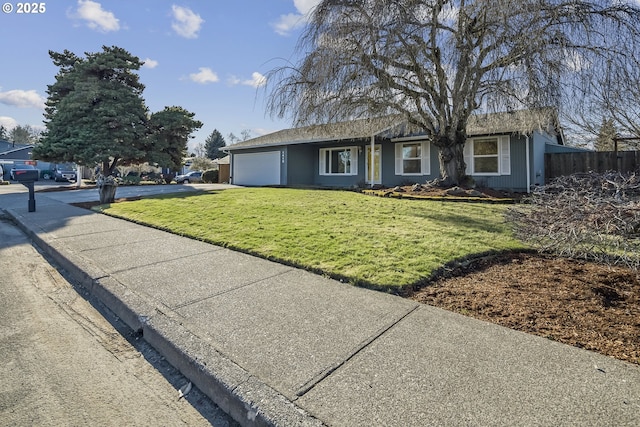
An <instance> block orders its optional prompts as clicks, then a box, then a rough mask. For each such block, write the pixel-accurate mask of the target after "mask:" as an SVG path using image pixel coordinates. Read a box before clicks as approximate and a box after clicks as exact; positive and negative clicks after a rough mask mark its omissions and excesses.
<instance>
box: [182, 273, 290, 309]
mask: <svg viewBox="0 0 640 427" xmlns="http://www.w3.org/2000/svg"><path fill="white" fill-rule="evenodd" d="M293 270H294V269H293V268H291V269H288V270H285V271H281V272H279V273H276V274H273V275H271V276H268V277H263V278H261V279H258V280H254V281H253V282H249V283H244V284H242V285H238V286H236V287H233V288H229V289H225V290H222V291H219V292H216V293H214V294H211V295H207V296H206V297H202V298H197V299H194V300H191V301H186V302H183V303H182V304H177V305H175V306H174V307H173V310H178V309H180V308H184V307H186V306H189V305H191V304H197V303H199V302H203V301H207V300H209V299H212V298H216V297H219V296H220V295H224V294H228V293H229V292H235V291H237V290H238V289H243V288H246V287H248V286H253V285H255V284H257V283H260V282H264V281H265V280H269V279H273V278H274V277H278V276H282V275H284V274H286V273H290V272H291V271H293Z"/></svg>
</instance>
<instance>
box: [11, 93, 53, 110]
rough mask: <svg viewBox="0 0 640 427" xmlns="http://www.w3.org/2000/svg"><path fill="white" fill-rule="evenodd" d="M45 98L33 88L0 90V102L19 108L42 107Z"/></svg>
mask: <svg viewBox="0 0 640 427" xmlns="http://www.w3.org/2000/svg"><path fill="white" fill-rule="evenodd" d="M44 102H45V99H44V98H43V97H42V96H40V95H38V92H36V91H35V90H10V91H7V92H0V103H1V104H5V105H10V106H12V107H19V108H38V109H44Z"/></svg>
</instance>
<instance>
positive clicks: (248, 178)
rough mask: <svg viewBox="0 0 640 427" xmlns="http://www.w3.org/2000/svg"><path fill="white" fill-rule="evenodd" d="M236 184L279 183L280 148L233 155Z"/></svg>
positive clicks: (258, 184) (234, 180)
mask: <svg viewBox="0 0 640 427" xmlns="http://www.w3.org/2000/svg"><path fill="white" fill-rule="evenodd" d="M232 162H233V183H234V184H236V185H249V186H251V185H253V186H260V185H280V184H281V181H280V150H278V151H266V152H261V153H243V154H234V155H233V159H232Z"/></svg>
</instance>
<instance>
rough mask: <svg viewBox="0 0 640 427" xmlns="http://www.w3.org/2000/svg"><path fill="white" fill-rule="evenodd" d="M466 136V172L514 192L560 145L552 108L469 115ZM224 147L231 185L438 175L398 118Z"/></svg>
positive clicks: (431, 156) (419, 138)
mask: <svg viewBox="0 0 640 427" xmlns="http://www.w3.org/2000/svg"><path fill="white" fill-rule="evenodd" d="M467 135H468V139H467V142H466V144H465V148H464V156H465V159H464V160H465V163H466V164H467V174H468V175H470V176H471V177H473V179H474V180H475V182H476V184H477V185H478V186H484V187H490V188H495V189H504V190H511V191H522V192H525V191H528V190H529V189H530V188H531V187H532V186H534V185H542V184H544V154H545V152H547V151H548V150H549V147H558V148H559V147H564V145H563V138H562V134H561V132H560V130H559V127H558V124H557V120H556V119H555V115H553V114H551V110H539V111H538V112H535V113H534V112H531V111H526V110H522V111H516V112H512V113H496V114H486V115H477V116H473V117H472V118H471V119H470V120H469V124H468V126H467ZM566 148H567V149H570V148H569V147H566ZM225 151H227V152H229V153H230V155H231V168H230V170H231V182H232V183H233V184H236V185H245V186H276V185H282V186H289V187H305V186H306V187H309V186H311V187H333V188H336V187H338V188H339V187H343V188H348V187H366V186H375V185H380V186H384V187H394V186H397V185H408V184H415V183H424V182H426V181H429V180H432V179H435V178H438V177H440V168H439V163H438V148H437V147H435V146H434V145H433V144H432V143H431V142H430V140H429V138H428V136H427V135H426V133H425V132H424V131H421V130H420V129H416V128H415V127H412V126H410V125H408V123H407V122H406V121H405V120H403V119H402V117H400V116H385V117H379V118H372V119H360V120H354V121H350V122H342V123H331V124H326V125H314V126H308V127H301V128H293V129H285V130H281V131H278V132H274V133H271V134H268V135H264V136H261V137H258V138H253V139H250V140H247V141H243V142H240V143H238V144H234V145H230V146H228V147H226V148H225Z"/></svg>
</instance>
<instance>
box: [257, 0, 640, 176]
mask: <svg viewBox="0 0 640 427" xmlns="http://www.w3.org/2000/svg"><path fill="white" fill-rule="evenodd" d="M639 34H640V9H638V7H634V6H632V4H631V3H630V2H623V1H604V0H593V1H578V0H451V1H448V0H394V1H390V0H350V1H346V0H323V1H322V2H321V3H320V4H319V5H318V6H317V8H316V9H315V10H314V12H313V14H312V16H311V19H310V23H309V25H308V26H307V28H306V30H305V32H304V33H303V35H302V37H301V39H300V43H299V50H300V52H301V57H302V59H301V60H300V62H299V63H297V64H293V65H291V66H284V67H280V68H277V69H275V70H272V71H271V72H270V73H269V75H268V82H269V83H268V86H269V88H270V93H269V99H268V109H269V111H271V113H272V114H273V115H276V116H279V117H287V116H291V118H292V119H293V122H294V124H295V125H305V124H314V123H326V122H332V121H340V120H347V119H353V118H359V117H371V116H380V115H386V114H401V115H403V116H404V117H406V119H407V120H408V122H409V123H411V124H412V125H415V126H416V127H418V128H420V129H422V130H424V131H426V132H427V133H428V134H429V135H430V137H431V139H432V141H433V144H434V145H435V146H436V147H437V148H438V149H439V159H440V172H441V175H442V179H443V181H444V182H445V183H447V184H455V183H459V182H460V181H461V180H462V179H463V178H464V176H465V163H464V158H463V147H464V144H465V141H466V125H467V121H468V119H469V117H470V115H471V114H473V113H474V112H483V111H484V112H492V111H509V110H512V109H521V108H532V107H550V106H552V107H553V106H555V107H559V105H560V104H561V99H562V97H563V95H564V94H566V93H567V89H566V88H565V87H564V86H565V84H567V83H571V85H574V84H575V85H577V84H579V83H581V80H580V79H579V78H577V76H578V75H579V74H580V73H581V72H582V71H583V70H585V69H588V68H589V66H590V65H591V64H601V63H603V61H602V60H601V58H611V59H616V60H617V59H618V58H619V57H620V56H622V54H624V46H627V45H629V44H633V43H636V42H637V41H638V39H639V38H640V37H638V36H639ZM631 50H633V49H631ZM540 111H543V110H542V109H541V110H540ZM544 111H548V109H545V110H544Z"/></svg>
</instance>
